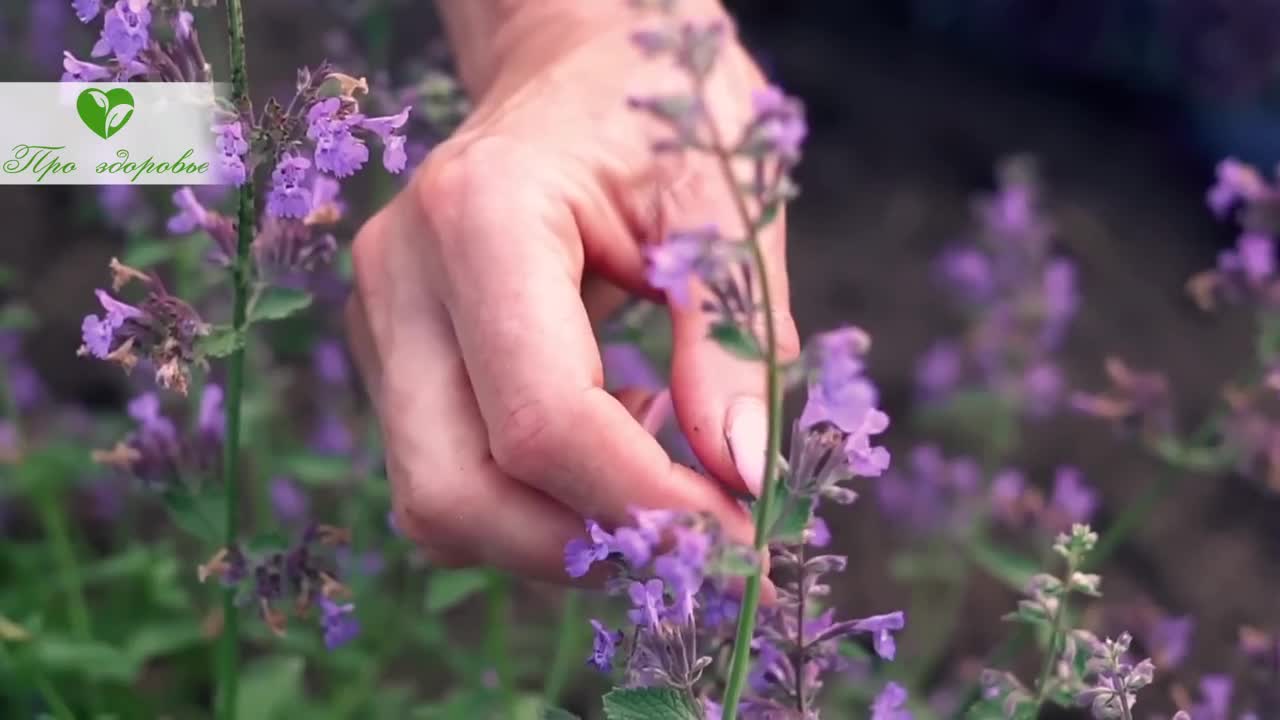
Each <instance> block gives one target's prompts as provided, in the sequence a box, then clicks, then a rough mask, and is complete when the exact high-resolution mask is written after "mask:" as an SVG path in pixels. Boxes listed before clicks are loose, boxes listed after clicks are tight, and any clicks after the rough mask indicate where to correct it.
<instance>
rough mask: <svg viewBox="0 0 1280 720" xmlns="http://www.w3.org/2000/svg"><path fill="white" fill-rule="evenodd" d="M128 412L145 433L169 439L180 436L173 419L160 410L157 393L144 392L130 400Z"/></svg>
mask: <svg viewBox="0 0 1280 720" xmlns="http://www.w3.org/2000/svg"><path fill="white" fill-rule="evenodd" d="M127 412H128V413H129V417H131V418H133V419H134V420H136V421H137V423H138V425H140V426H141V429H142V432H143V433H144V434H147V435H153V436H156V437H163V438H166V439H169V440H175V439H176V438H177V437H178V431H177V428H175V427H174V425H173V421H172V420H170V419H169V418H167V417H165V416H164V414H163V413H161V412H160V397H159V396H158V395H156V394H155V393H143V394H142V395H139V396H138V397H136V398H134V399H133V400H131V401H129V406H128V408H127Z"/></svg>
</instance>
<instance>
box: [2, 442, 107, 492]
mask: <svg viewBox="0 0 1280 720" xmlns="http://www.w3.org/2000/svg"><path fill="white" fill-rule="evenodd" d="M93 469H94V465H93V461H92V460H91V459H90V457H89V453H88V452H86V451H85V448H84V447H82V446H77V445H70V444H64V443H58V444H51V445H46V446H45V447H42V448H40V449H38V450H32V451H30V452H28V453H27V454H26V455H24V456H23V458H22V463H21V464H20V465H18V470H17V480H18V484H19V486H20V487H21V488H22V489H23V490H25V491H26V492H29V493H32V494H41V493H47V492H53V491H56V490H58V489H59V488H63V487H65V486H67V485H70V484H71V483H72V482H73V481H75V480H78V479H79V478H80V477H82V476H83V475H84V474H85V473H87V472H89V471H91V470H93Z"/></svg>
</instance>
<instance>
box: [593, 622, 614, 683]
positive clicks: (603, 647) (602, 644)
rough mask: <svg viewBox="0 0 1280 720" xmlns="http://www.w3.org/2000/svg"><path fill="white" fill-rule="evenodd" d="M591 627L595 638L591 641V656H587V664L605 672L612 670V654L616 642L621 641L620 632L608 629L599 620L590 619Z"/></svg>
mask: <svg viewBox="0 0 1280 720" xmlns="http://www.w3.org/2000/svg"><path fill="white" fill-rule="evenodd" d="M591 627H592V628H593V629H594V630H595V639H594V640H593V641H592V643H591V657H589V658H587V664H588V665H590V666H591V667H594V668H595V669H597V670H599V671H600V672H606V673H607V672H609V671H611V670H613V656H614V655H616V654H617V652H618V643H620V642H622V632H621V631H610V630H609V628H607V627H605V626H604V624H603V623H601V622H600V621H599V620H592V621H591Z"/></svg>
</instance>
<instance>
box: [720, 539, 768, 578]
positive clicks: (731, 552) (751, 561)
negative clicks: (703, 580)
mask: <svg viewBox="0 0 1280 720" xmlns="http://www.w3.org/2000/svg"><path fill="white" fill-rule="evenodd" d="M758 558H759V553H757V552H756V551H755V550H754V549H753V548H751V547H750V546H747V545H728V546H726V547H725V548H724V549H723V550H721V551H719V552H717V553H716V554H715V556H714V557H712V558H711V560H710V561H709V562H708V563H707V565H708V570H707V572H708V574H710V575H714V576H716V577H722V576H727V577H746V576H748V575H754V574H755V573H756V571H757V570H759V569H760V563H759V561H758Z"/></svg>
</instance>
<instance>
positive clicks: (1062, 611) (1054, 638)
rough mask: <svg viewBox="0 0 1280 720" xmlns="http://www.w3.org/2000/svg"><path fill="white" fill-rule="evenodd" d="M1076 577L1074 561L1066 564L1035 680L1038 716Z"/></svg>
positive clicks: (1055, 659) (1050, 675) (1055, 662)
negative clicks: (1047, 645)
mask: <svg viewBox="0 0 1280 720" xmlns="http://www.w3.org/2000/svg"><path fill="white" fill-rule="evenodd" d="M1075 575H1076V563H1075V561H1074V560H1070V561H1068V562H1067V573H1066V575H1064V576H1063V577H1062V595H1061V596H1060V597H1059V598H1058V607H1057V609H1056V610H1054V612H1053V625H1052V632H1051V633H1050V634H1049V648H1048V649H1047V650H1046V651H1045V654H1044V665H1043V666H1041V668H1040V677H1039V678H1038V679H1037V680H1036V712H1035V713H1034V714H1035V715H1039V714H1040V706H1041V705H1044V701H1045V698H1047V697H1048V696H1049V679H1050V678H1051V677H1053V667H1054V665H1056V664H1057V659H1058V643H1059V642H1060V641H1061V640H1062V633H1063V631H1064V628H1063V624H1064V623H1065V622H1066V620H1067V600H1068V598H1069V597H1070V595H1071V578H1073V577H1075Z"/></svg>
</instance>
